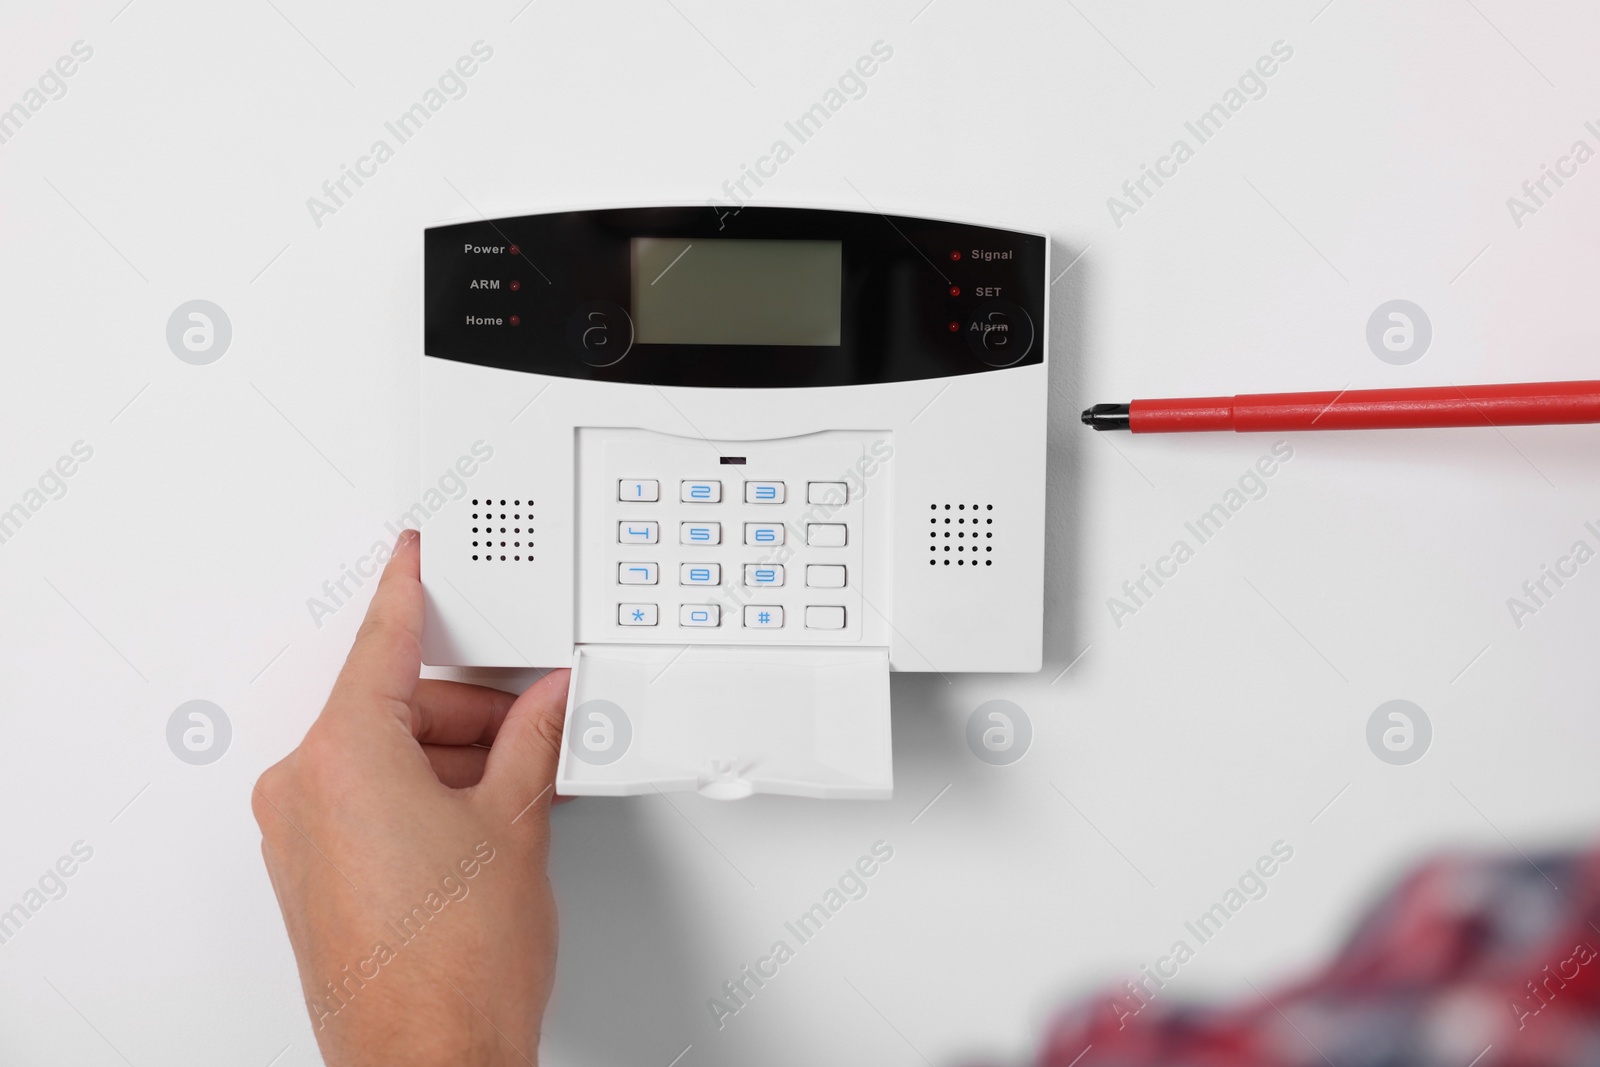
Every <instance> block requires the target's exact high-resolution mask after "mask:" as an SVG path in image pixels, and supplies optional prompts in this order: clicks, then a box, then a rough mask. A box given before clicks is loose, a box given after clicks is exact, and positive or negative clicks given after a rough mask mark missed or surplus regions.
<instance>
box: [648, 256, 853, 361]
mask: <svg viewBox="0 0 1600 1067" xmlns="http://www.w3.org/2000/svg"><path fill="white" fill-rule="evenodd" d="M632 253H633V308H632V314H633V328H634V340H635V341H637V342H638V343H639V344H646V345H838V344H839V330H840V316H841V311H840V298H841V293H842V292H843V244H842V243H841V242H839V241H744V240H729V239H725V238H698V237H697V238H693V239H688V238H676V237H636V238H634V239H633V242H632Z"/></svg>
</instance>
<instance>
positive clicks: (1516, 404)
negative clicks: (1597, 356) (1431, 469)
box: [1128, 381, 1600, 433]
mask: <svg viewBox="0 0 1600 1067" xmlns="http://www.w3.org/2000/svg"><path fill="white" fill-rule="evenodd" d="M1576 422H1600V381H1581V382H1513V383H1508V384H1504V385H1459V386H1457V385H1443V386H1429V387H1427V388H1422V389H1346V390H1344V391H1342V392H1324V393H1244V394H1241V395H1239V396H1210V397H1189V398H1175V399H1168V400H1135V401H1133V403H1132V404H1130V405H1129V407H1128V429H1130V430H1132V431H1133V432H1134V433H1194V432H1199V431H1203V430H1234V431H1237V432H1239V433H1251V432H1260V431H1268V430H1271V431H1281V430H1399V429H1413V428H1420V427H1435V426H1529V425H1535V424H1540V423H1576Z"/></svg>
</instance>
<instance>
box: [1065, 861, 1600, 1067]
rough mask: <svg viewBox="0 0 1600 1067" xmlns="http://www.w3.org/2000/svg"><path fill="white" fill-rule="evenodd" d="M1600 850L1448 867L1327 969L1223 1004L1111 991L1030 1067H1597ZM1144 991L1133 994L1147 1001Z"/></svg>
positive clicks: (1427, 870) (1442, 865)
mask: <svg viewBox="0 0 1600 1067" xmlns="http://www.w3.org/2000/svg"><path fill="white" fill-rule="evenodd" d="M1597 946H1600V851H1594V852H1586V853H1559V854H1554V855H1536V856H1533V857H1531V858H1524V857H1520V856H1518V857H1510V858H1505V859H1501V858H1481V857H1464V856H1450V857H1445V858H1441V859H1437V860H1434V861H1432V862H1430V863H1428V864H1427V865H1425V866H1423V867H1421V868H1420V869H1418V870H1417V871H1415V872H1413V873H1412V874H1411V875H1410V876H1408V877H1407V878H1406V879H1405V880H1404V881H1403V882H1402V883H1401V885H1400V886H1399V887H1398V888H1397V889H1396V890H1395V891H1394V892H1392V893H1390V894H1389V895H1388V896H1387V897H1385V898H1384V899H1383V900H1382V901H1381V902H1379V903H1378V905H1377V906H1376V907H1374V908H1373V909H1372V910H1371V911H1370V912H1369V913H1368V914H1367V915H1366V917H1365V918H1364V919H1363V920H1362V921H1361V923H1360V924H1359V925H1358V927H1357V929H1356V931H1355V933H1354V935H1353V936H1352V937H1351V938H1350V939H1349V941H1348V942H1347V943H1346V944H1345V946H1344V947H1343V948H1342V949H1341V950H1340V952H1339V953H1338V955H1337V956H1336V957H1335V958H1334V959H1333V961H1332V962H1331V963H1329V964H1328V966H1326V967H1325V968H1323V969H1322V970H1321V971H1320V973H1317V974H1315V975H1313V976H1312V977H1311V978H1309V979H1308V980H1306V981H1304V982H1302V983H1300V984H1298V985H1292V986H1288V987H1277V988H1267V987H1262V988H1261V989H1260V990H1258V991H1257V992H1252V993H1251V994H1249V995H1248V996H1246V997H1243V998H1241V1000H1240V1002H1239V1003H1237V1004H1233V1005H1225V1006H1210V1007H1208V1006H1202V1005H1197V1004H1191V1003H1183V1002H1181V1001H1178V1000H1177V999H1176V995H1175V994H1174V993H1173V992H1172V991H1171V990H1170V989H1168V990H1163V991H1160V992H1158V993H1156V995H1154V996H1153V997H1151V996H1140V995H1139V994H1138V993H1137V992H1136V991H1135V990H1134V989H1132V988H1124V989H1119V990H1112V991H1109V992H1108V993H1106V994H1101V995H1099V996H1096V997H1092V998H1090V999H1089V1000H1087V1001H1085V1002H1083V1003H1080V1004H1078V1005H1075V1006H1074V1007H1072V1008H1071V1009H1069V1010H1067V1011H1066V1012H1064V1013H1063V1014H1062V1015H1061V1016H1060V1017H1058V1018H1057V1020H1056V1021H1055V1023H1054V1025H1053V1026H1052V1028H1051V1030H1050V1033H1049V1036H1048V1037H1047V1039H1046V1041H1045V1045H1044V1048H1043V1050H1042V1052H1041V1053H1040V1055H1039V1058H1038V1060H1037V1063H1038V1065H1039V1067H1157V1065H1159V1067H1258V1065H1260V1067H1576V1065H1580V1064H1582V1065H1600V951H1597ZM1149 988H1150V987H1149V985H1148V984H1147V985H1146V991H1148V989H1149Z"/></svg>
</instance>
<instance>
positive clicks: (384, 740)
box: [251, 530, 568, 1067]
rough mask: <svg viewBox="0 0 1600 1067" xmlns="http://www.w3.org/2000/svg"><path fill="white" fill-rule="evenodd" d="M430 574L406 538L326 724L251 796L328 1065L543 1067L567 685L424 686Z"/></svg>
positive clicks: (415, 539)
mask: <svg viewBox="0 0 1600 1067" xmlns="http://www.w3.org/2000/svg"><path fill="white" fill-rule="evenodd" d="M419 558H420V548H419V535H418V534H417V533H416V532H415V531H412V530H408V531H406V532H405V533H404V534H402V535H401V537H400V540H399V542H398V543H397V544H396V546H395V551H394V555H393V557H392V558H391V559H390V561H389V563H388V566H387V567H386V568H385V569H384V572H383V577H382V579H381V580H380V581H379V583H378V589H377V592H376V593H375V594H374V596H373V598H372V604H371V606H370V607H369V608H368V609H367V617H366V621H365V622H363V623H362V625H361V629H360V631H359V632H358V633H357V635H356V640H355V645H354V647H352V648H351V650H350V656H349V658H348V659H347V660H346V661H345V665H344V670H343V671H341V672H340V674H339V679H338V681H337V682H335V683H334V687H333V692H332V694H331V695H330V696H329V698H328V702H327V704H326V705H325V706H324V707H323V709H322V714H321V716H319V717H318V719H317V721H316V722H314V723H313V724H312V725H311V729H310V730H308V731H307V733H306V736H305V740H303V741H302V742H301V743H300V747H298V748H296V749H295V750H294V751H293V752H291V753H289V755H288V756H286V757H285V758H284V759H283V760H281V761H280V762H278V763H276V764H274V765H273V766H271V767H269V768H267V770H266V772H265V773H263V774H262V775H261V778H260V780H259V781H258V782H257V783H256V788H255V792H254V793H253V794H252V797H251V806H252V808H253V809H254V812H255V817H256V822H257V823H258V824H260V827H261V836H262V840H261V853H262V856H263V857H264V858H265V860H266V864H267V874H268V875H269V876H270V878H271V880H272V888H273V891H274V892H275V893H276V894H277V897H278V906H279V908H280V909H281V910H282V912H283V918H284V923H285V925H286V926H287V927H288V931H289V943H290V945H291V946H292V947H293V949H294V954H295V959H296V961H297V962H298V964H299V969H300V983H301V987H302V989H303V990H304V992H305V997H306V1006H307V1008H308V1009H309V1011H310V1012H311V1023H312V1027H313V1029H314V1030H315V1031H316V1037H317V1044H318V1046H320V1048H321V1050H322V1055H323V1058H324V1059H325V1060H326V1061H327V1063H328V1064H329V1067H364V1065H367V1064H383V1065H386V1067H387V1065H393V1064H397V1063H405V1064H450V1065H452V1067H460V1065H464V1064H465V1065H472V1067H477V1065H491V1064H494V1065H498V1064H532V1063H533V1062H534V1060H535V1058H536V1057H537V1054H538V1044H539V1027H540V1022H541V1020H542V1019H543V1016H544V1009H545V1004H546V1002H547V1001H548V1000H549V998H550V989H551V984H552V982H553V980H554V975H555V959H556V913H555V899H554V896H553V895H552V893H551V889H550V881H549V878H548V877H547V875H546V873H545V863H546V859H547V856H548V854H549V844H550V804H551V798H552V795H553V793H554V783H555V772H556V758H557V756H558V755H559V753H560V750H561V728H562V718H563V713H564V710H565V705H566V694H567V673H568V672H567V671H565V670H561V671H552V672H551V673H550V674H548V675H546V676H545V677H544V678H541V679H540V680H539V681H538V682H536V683H534V684H533V685H532V686H531V687H529V688H528V690H527V691H526V692H524V693H523V694H522V695H521V696H520V697H514V696H513V695H512V694H510V693H502V692H500V691H499V690H496V689H488V688H484V687H482V686H475V685H465V684H461V683H457V682H446V681H437V680H429V679H423V680H419V679H418V672H419V671H420V669H421V663H422V660H421V643H420V640H421V635H422V595H423V594H422V582H421V579H420V576H419ZM491 744H492V747H484V746H489V745H491Z"/></svg>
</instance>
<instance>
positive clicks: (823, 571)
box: [806, 563, 844, 589]
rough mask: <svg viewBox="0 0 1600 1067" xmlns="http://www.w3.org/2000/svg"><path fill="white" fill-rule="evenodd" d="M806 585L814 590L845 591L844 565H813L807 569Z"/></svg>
mask: <svg viewBox="0 0 1600 1067" xmlns="http://www.w3.org/2000/svg"><path fill="white" fill-rule="evenodd" d="M806 584H807V585H809V586H810V587H811V588H813V589H843V588H844V565H843V564H841V563H812V564H810V565H808V566H807V567H806Z"/></svg>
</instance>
